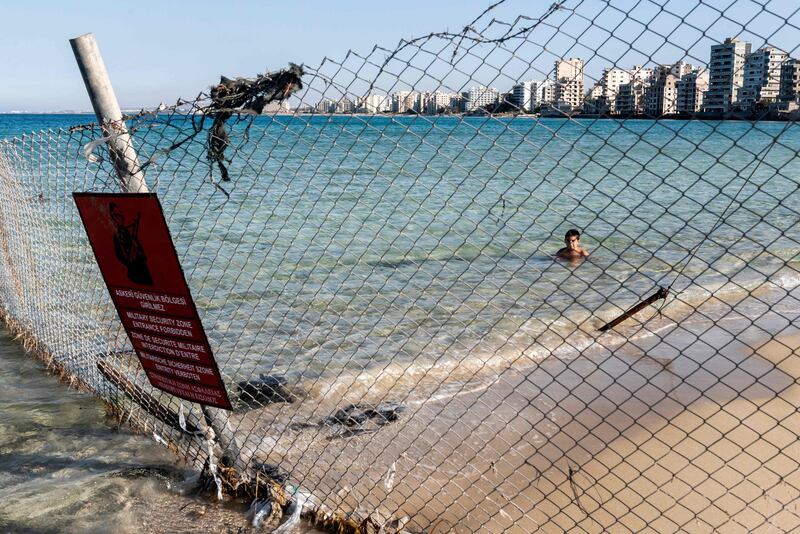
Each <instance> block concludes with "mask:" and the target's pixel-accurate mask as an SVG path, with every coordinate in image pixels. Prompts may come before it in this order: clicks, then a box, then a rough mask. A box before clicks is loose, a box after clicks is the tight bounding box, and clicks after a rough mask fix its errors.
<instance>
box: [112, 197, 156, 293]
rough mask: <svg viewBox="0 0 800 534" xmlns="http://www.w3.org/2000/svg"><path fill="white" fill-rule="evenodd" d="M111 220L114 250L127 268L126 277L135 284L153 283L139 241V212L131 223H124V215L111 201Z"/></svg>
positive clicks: (147, 284)
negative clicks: (113, 228)
mask: <svg viewBox="0 0 800 534" xmlns="http://www.w3.org/2000/svg"><path fill="white" fill-rule="evenodd" d="M108 212H109V214H110V215H111V220H113V221H114V226H116V228H117V231H116V233H115V234H114V252H115V253H116V255H117V259H118V260H119V261H120V262H122V264H123V265H124V266H125V267H127V268H128V279H129V280H130V281H131V282H133V283H135V284H142V285H145V286H152V285H153V277H152V276H150V269H148V268H147V256H146V255H145V253H144V249H143V248H142V243H141V242H140V241H139V218H140V217H141V213H137V214H136V218H135V219H134V221H133V222H132V223H131V224H125V216H124V215H122V212H121V211H120V209H119V207H118V206H117V205H116V204H114V203H113V202H112V203H110V204H109V205H108Z"/></svg>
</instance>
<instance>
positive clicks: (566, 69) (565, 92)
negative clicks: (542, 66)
mask: <svg viewBox="0 0 800 534" xmlns="http://www.w3.org/2000/svg"><path fill="white" fill-rule="evenodd" d="M554 100H555V104H556V105H557V106H558V107H559V108H561V107H564V108H566V107H567V106H568V107H570V108H571V109H573V110H574V109H579V108H580V107H581V106H582V105H583V60H582V59H580V58H569V59H561V60H558V61H556V62H555V97H554Z"/></svg>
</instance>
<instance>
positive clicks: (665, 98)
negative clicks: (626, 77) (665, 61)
mask: <svg viewBox="0 0 800 534" xmlns="http://www.w3.org/2000/svg"><path fill="white" fill-rule="evenodd" d="M693 70H694V67H692V66H691V65H690V64H688V63H685V62H684V61H678V62H677V63H673V64H672V65H660V66H659V67H658V68H656V69H654V70H653V74H652V75H651V76H650V80H649V83H648V84H647V87H646V88H645V91H644V95H645V101H644V112H645V113H647V114H648V115H651V116H654V117H657V116H660V115H670V114H673V113H677V112H678V106H677V104H678V87H677V86H678V82H679V81H680V80H681V79H682V78H683V77H684V76H687V75H689V74H690V73H691V72H692V71H693Z"/></svg>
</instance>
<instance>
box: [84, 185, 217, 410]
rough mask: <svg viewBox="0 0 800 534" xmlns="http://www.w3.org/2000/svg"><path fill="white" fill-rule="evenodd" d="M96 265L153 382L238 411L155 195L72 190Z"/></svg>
mask: <svg viewBox="0 0 800 534" xmlns="http://www.w3.org/2000/svg"><path fill="white" fill-rule="evenodd" d="M72 195H73V197H74V198H75V204H77V206H78V212H79V213H80V216H81V220H82V221H83V226H84V228H86V234H87V235H88V236H89V243H90V244H91V245H92V250H93V251H94V255H95V258H96V259H97V264H98V266H99V267H100V272H101V273H102V274H103V279H104V280H105V282H106V286H108V291H109V293H110V294H111V299H112V300H113V301H114V305H115V306H116V308H117V312H118V313H119V318H120V320H121V321H122V324H123V326H124V327H125V331H126V332H127V333H128V337H129V338H130V340H131V343H132V344H133V348H134V349H136V354H137V355H138V356H139V361H140V362H141V363H142V367H144V370H145V372H146V373H147V378H148V379H150V383H151V384H152V385H153V387H156V388H158V389H160V390H162V391H166V392H167V393H171V394H172V395H175V396H177V397H181V398H183V399H186V400H189V401H193V402H199V403H201V404H206V405H209V406H216V407H218V408H225V409H227V410H230V409H231V403H230V400H229V399H228V393H227V392H226V390H225V384H224V383H223V381H222V377H221V376H220V373H219V368H218V367H217V363H216V361H214V357H213V355H212V354H211V347H210V346H209V344H208V339H207V338H206V334H205V331H204V330H203V325H202V323H201V322H200V317H199V316H198V314H197V308H196V307H195V305H194V301H193V300H192V295H191V293H190V292H189V287H188V285H187V284H186V278H185V277H184V274H183V269H182V268H181V265H180V262H179V260H178V255H177V253H176V252H175V246H174V244H173V242H172V237H171V236H170V233H169V228H168V227H167V222H166V220H165V219H164V212H163V211H162V209H161V203H160V202H159V201H158V197H157V196H156V194H155V193H124V194H123V193H73V194H72Z"/></svg>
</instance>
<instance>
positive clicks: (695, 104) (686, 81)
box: [675, 69, 708, 113]
mask: <svg viewBox="0 0 800 534" xmlns="http://www.w3.org/2000/svg"><path fill="white" fill-rule="evenodd" d="M707 90H708V70H706V69H697V70H694V71H692V72H690V73H689V74H685V75H684V76H683V77H682V78H681V79H680V80H679V81H678V84H677V87H676V92H677V100H676V102H675V111H677V112H678V113H697V112H698V111H700V110H701V109H702V107H703V93H705V92H706V91H707Z"/></svg>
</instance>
